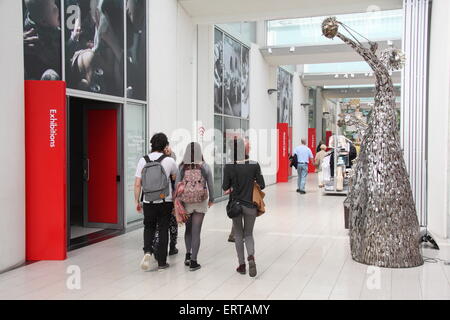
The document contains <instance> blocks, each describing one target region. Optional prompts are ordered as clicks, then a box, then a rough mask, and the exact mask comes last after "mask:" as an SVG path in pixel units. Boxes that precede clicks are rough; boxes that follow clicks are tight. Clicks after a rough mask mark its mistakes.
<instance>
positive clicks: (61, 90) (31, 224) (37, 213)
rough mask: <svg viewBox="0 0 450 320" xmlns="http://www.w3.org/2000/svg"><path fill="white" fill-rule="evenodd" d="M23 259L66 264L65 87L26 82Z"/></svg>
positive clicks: (62, 84)
mask: <svg viewBox="0 0 450 320" xmlns="http://www.w3.org/2000/svg"><path fill="white" fill-rule="evenodd" d="M25 148H26V170H25V174H26V259H27V260H28V261H40V260H65V259H66V258H67V230H66V223H67V222H66V220H67V219H66V205H67V202H66V194H67V182H66V181H67V179H66V174H67V171H66V86H65V83H64V82H62V81H25Z"/></svg>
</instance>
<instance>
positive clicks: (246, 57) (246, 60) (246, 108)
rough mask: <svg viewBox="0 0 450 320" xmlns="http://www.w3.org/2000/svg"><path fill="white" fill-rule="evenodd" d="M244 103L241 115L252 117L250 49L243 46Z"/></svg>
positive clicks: (246, 117) (242, 87)
mask: <svg viewBox="0 0 450 320" xmlns="http://www.w3.org/2000/svg"><path fill="white" fill-rule="evenodd" d="M241 79H242V85H241V89H242V95H241V98H242V100H241V101H242V105H241V117H242V118H244V119H248V118H249V117H250V50H249V49H248V48H246V47H242V77H241Z"/></svg>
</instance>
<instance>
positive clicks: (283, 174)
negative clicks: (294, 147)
mask: <svg viewBox="0 0 450 320" xmlns="http://www.w3.org/2000/svg"><path fill="white" fill-rule="evenodd" d="M277 128H278V172H277V183H279V182H288V181H289V170H288V169H289V155H288V153H289V125H288V124H287V123H279V124H278V125H277Z"/></svg>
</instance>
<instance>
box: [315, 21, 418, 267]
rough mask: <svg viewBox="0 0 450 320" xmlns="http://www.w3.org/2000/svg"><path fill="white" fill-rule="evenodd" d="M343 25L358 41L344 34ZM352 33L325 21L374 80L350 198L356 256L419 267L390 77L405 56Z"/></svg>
mask: <svg viewBox="0 0 450 320" xmlns="http://www.w3.org/2000/svg"><path fill="white" fill-rule="evenodd" d="M340 27H342V28H344V29H345V30H346V31H347V32H348V33H349V34H350V36H351V37H353V38H354V39H355V40H352V39H350V38H348V37H347V36H345V35H343V34H342V33H340V32H339V28H340ZM349 29H350V28H349V27H348V26H346V25H344V24H342V23H341V22H339V21H337V20H336V18H334V17H331V18H327V19H325V20H324V21H323V23H322V32H323V34H324V35H325V36H326V37H327V38H331V39H333V38H334V37H338V38H340V39H341V40H342V41H344V42H345V43H346V44H348V45H349V46H351V47H352V48H353V49H354V50H355V51H356V52H357V53H358V54H359V55H360V56H362V57H363V58H364V60H365V61H366V62H367V63H368V64H369V66H370V67H371V68H372V70H373V72H374V74H375V77H376V95H375V104H374V107H373V112H372V116H371V118H370V121H369V123H368V127H367V128H366V129H365V132H364V136H363V140H362V143H361V152H360V155H359V157H358V161H357V163H356V166H355V168H354V170H355V172H354V175H353V177H352V181H351V187H350V192H349V195H348V199H347V200H346V203H347V205H348V206H349V209H350V217H351V226H350V247H351V254H352V258H353V259H354V260H355V261H357V262H360V263H364V264H368V265H374V266H379V267H387V268H408V267H416V266H420V265H422V264H423V258H422V255H421V251H420V243H419V240H420V234H419V222H418V218H417V215H416V209H415V205H414V200H413V195H412V191H411V185H410V182H409V177H408V173H407V170H406V166H405V161H404V158H403V152H402V149H401V146H400V139H399V134H398V132H397V121H396V113H395V93H394V86H393V84H392V78H391V73H390V71H391V70H392V69H393V68H397V67H399V66H401V65H402V63H403V62H404V57H402V55H401V53H400V52H399V51H398V50H396V49H392V48H391V49H388V50H389V51H386V52H384V53H383V54H382V55H381V57H382V58H380V57H378V56H377V53H376V52H377V49H378V45H377V43H374V42H371V41H369V46H370V48H366V47H365V46H364V45H362V44H361V43H360V42H359V41H358V39H357V38H356V37H355V36H354V35H353V34H352V32H351V31H350V30H349ZM352 31H353V30H352ZM353 32H355V31H353ZM355 33H357V32H355Z"/></svg>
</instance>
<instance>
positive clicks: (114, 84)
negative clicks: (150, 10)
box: [22, 0, 148, 101]
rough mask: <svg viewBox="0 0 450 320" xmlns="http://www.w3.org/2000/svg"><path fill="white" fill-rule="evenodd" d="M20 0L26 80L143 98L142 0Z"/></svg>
mask: <svg viewBox="0 0 450 320" xmlns="http://www.w3.org/2000/svg"><path fill="white" fill-rule="evenodd" d="M22 1H23V21H22V22H23V44H24V64H25V80H64V81H66V82H67V88H69V89H74V90H81V91H87V92H90V93H94V94H95V93H98V94H104V95H111V96H116V97H122V98H123V97H125V96H126V97H127V98H129V99H133V100H139V101H146V100H147V18H148V17H147V1H146V0H22ZM61 9H62V10H61ZM125 30H126V33H125ZM63 53H64V54H63ZM63 56H64V57H65V59H64V60H65V61H63ZM125 66H126V70H127V73H126V74H125ZM63 70H65V72H63ZM125 89H126V90H125Z"/></svg>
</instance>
